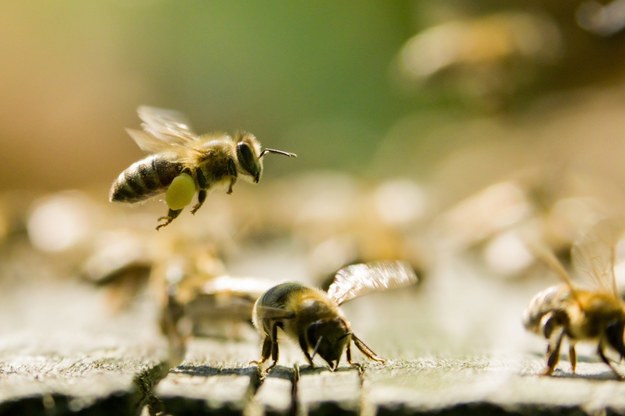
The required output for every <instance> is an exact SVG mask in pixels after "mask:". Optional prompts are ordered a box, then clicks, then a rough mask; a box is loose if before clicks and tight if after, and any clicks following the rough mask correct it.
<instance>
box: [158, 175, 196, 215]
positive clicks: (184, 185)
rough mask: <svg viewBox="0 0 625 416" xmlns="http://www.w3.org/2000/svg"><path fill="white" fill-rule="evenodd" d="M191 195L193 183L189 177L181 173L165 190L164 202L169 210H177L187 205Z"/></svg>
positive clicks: (193, 187) (191, 197) (193, 190)
mask: <svg viewBox="0 0 625 416" xmlns="http://www.w3.org/2000/svg"><path fill="white" fill-rule="evenodd" d="M193 195H195V181H194V180H193V178H192V177H191V175H189V174H187V173H181V174H180V175H178V176H176V177H175V178H174V180H173V181H172V182H171V185H169V188H167V193H166V194H165V201H166V202H167V206H168V207H169V208H171V209H174V210H179V209H182V208H184V207H186V206H187V205H189V203H190V202H191V200H192V199H193Z"/></svg>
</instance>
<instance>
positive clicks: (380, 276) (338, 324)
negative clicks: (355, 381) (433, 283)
mask: <svg viewBox="0 0 625 416" xmlns="http://www.w3.org/2000/svg"><path fill="white" fill-rule="evenodd" d="M417 280H418V279H417V276H416V274H415V272H414V270H413V269H412V268H411V267H410V266H409V265H408V264H407V263H405V262H401V261H383V262H372V263H364V264H354V265H351V266H347V267H345V268H343V269H341V270H339V271H338V272H337V273H336V276H335V278H334V282H333V283H332V284H331V285H330V287H329V288H328V291H327V292H324V291H322V290H320V289H315V288H311V287H308V286H304V285H302V284H299V283H293V282H289V283H282V284H279V285H277V286H274V287H273V288H271V289H269V290H268V291H267V292H265V293H264V294H263V295H262V296H261V297H260V298H258V300H257V301H256V303H255V304H254V309H253V319H252V320H253V323H254V326H255V327H256V329H257V330H258V331H259V333H260V334H261V337H262V338H263V341H262V349H261V358H260V360H259V361H255V362H254V363H256V364H258V365H259V366H261V365H262V364H263V363H264V362H265V361H266V360H267V359H268V358H269V357H270V356H271V359H272V360H273V363H272V364H271V365H270V366H269V367H268V368H267V370H266V371H269V370H270V369H271V368H273V367H275V365H276V364H277V362H278V329H281V330H282V331H284V332H285V333H286V334H287V336H289V337H290V338H292V339H294V340H295V341H297V342H298V343H299V346H300V348H301V349H302V351H303V352H304V356H305V357H306V360H307V361H308V363H309V364H310V365H311V367H312V366H314V364H313V359H314V357H315V355H316V354H319V355H320V356H321V358H323V359H324V360H325V361H326V362H327V363H328V365H329V367H330V369H331V370H332V371H334V370H335V369H336V368H337V367H338V365H339V361H340V359H341V356H342V355H343V351H346V356H347V362H348V363H349V364H352V365H353V363H352V355H351V349H350V347H351V343H352V341H353V342H354V344H355V345H356V347H357V348H358V349H359V350H360V351H361V352H362V353H363V354H364V355H365V356H366V357H367V358H369V359H370V360H373V361H377V362H384V359H382V358H381V357H379V356H378V355H377V354H376V353H375V352H373V350H371V348H369V347H368V346H367V345H366V344H365V343H364V342H363V341H362V340H361V339H360V338H358V337H357V336H356V334H354V333H353V331H352V328H351V326H350V324H349V321H348V320H347V318H345V315H344V314H343V312H342V311H341V309H340V307H339V306H340V305H341V304H343V303H344V302H347V301H348V300H351V299H354V298H355V297H358V296H362V295H364V294H365V293H368V292H371V291H375V290H385V289H390V288H398V287H405V286H408V285H412V284H414V283H416V282H417Z"/></svg>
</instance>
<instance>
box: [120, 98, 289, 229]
mask: <svg viewBox="0 0 625 416" xmlns="http://www.w3.org/2000/svg"><path fill="white" fill-rule="evenodd" d="M137 112H138V113H139V118H140V119H141V120H142V121H143V123H142V124H141V128H142V129H143V130H134V129H127V131H128V134H129V135H130V137H132V139H133V140H134V141H135V142H136V143H137V145H139V147H140V148H141V150H144V151H146V152H148V153H151V154H150V156H147V157H146V158H144V159H141V160H140V161H138V162H135V163H133V164H132V165H130V166H129V167H128V168H127V169H126V170H124V171H123V172H122V173H121V174H120V175H119V176H118V177H117V179H116V180H115V182H113V185H112V187H111V191H110V195H109V200H110V201H118V202H128V203H135V202H139V201H143V200H145V199H148V198H150V197H152V196H155V195H158V194H161V193H163V192H166V195H165V201H166V202H167V206H168V207H169V211H168V213H167V215H166V216H164V217H161V218H159V221H161V223H160V224H159V225H158V226H157V227H156V229H157V230H158V229H160V228H162V227H164V226H166V225H168V224H169V223H171V222H172V221H173V220H174V219H175V218H176V217H177V216H178V215H179V214H180V212H182V210H183V208H184V207H185V206H187V205H188V204H189V203H191V200H192V199H193V196H194V195H195V194H196V192H197V194H198V198H197V204H195V205H194V206H193V208H192V209H191V213H193V214H195V212H196V211H197V210H198V209H200V207H201V206H202V204H203V203H204V200H205V199H206V193H207V191H208V189H210V188H212V187H213V186H216V185H221V184H225V185H226V186H227V187H228V193H231V192H232V187H233V186H234V184H235V183H236V180H237V178H238V177H239V176H241V177H243V178H246V179H249V180H251V181H253V182H254V183H258V181H259V180H260V177H261V175H262V172H263V163H262V161H263V157H264V156H265V155H266V154H268V153H276V154H280V155H284V156H289V157H295V156H296V155H295V154H293V153H289V152H285V151H282V150H276V149H268V148H262V147H261V145H260V142H259V141H258V139H256V137H255V136H254V135H253V134H251V133H247V132H241V133H237V134H235V135H234V137H232V136H230V135H228V134H226V133H209V134H203V135H198V134H196V133H194V132H193V130H192V129H191V127H190V124H189V122H188V121H187V119H186V117H185V116H184V115H182V114H181V113H179V112H177V111H174V110H164V109H160V108H154V107H147V106H141V107H139V108H138V109H137Z"/></svg>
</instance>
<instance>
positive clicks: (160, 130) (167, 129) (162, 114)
mask: <svg viewBox="0 0 625 416" xmlns="http://www.w3.org/2000/svg"><path fill="white" fill-rule="evenodd" d="M137 113H138V114H139V118H140V119H141V121H143V123H141V128H142V129H143V131H145V132H146V133H148V134H149V135H151V136H153V137H154V138H155V139H156V140H161V141H163V142H165V143H168V144H173V145H176V144H178V145H183V146H184V145H188V144H189V143H191V142H194V141H195V140H196V139H197V137H198V136H197V134H196V133H195V132H194V131H193V130H192V128H191V124H190V123H189V120H188V119H187V117H186V116H185V115H184V114H182V113H180V112H178V111H176V110H166V109H163V108H156V107H149V106H145V105H142V106H140V107H139V108H138V109H137ZM133 138H134V137H133ZM135 141H136V140H135Z"/></svg>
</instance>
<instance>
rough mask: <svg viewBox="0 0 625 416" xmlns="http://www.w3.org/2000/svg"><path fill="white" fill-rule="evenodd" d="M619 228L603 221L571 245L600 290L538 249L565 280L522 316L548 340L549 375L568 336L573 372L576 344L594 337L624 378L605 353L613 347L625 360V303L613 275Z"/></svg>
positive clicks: (578, 262) (603, 357) (580, 268)
mask: <svg viewBox="0 0 625 416" xmlns="http://www.w3.org/2000/svg"><path fill="white" fill-rule="evenodd" d="M615 231H616V229H615V226H614V223H613V222H611V221H602V222H599V223H598V224H597V225H595V226H593V228H592V229H591V230H590V232H589V233H588V234H586V235H585V236H584V237H583V238H582V239H581V240H578V241H577V242H575V244H574V245H573V247H572V249H571V256H572V259H573V263H574V265H575V267H576V269H577V270H578V271H582V272H585V273H586V274H588V275H589V276H590V277H591V278H592V279H593V280H594V281H595V283H596V284H598V285H599V289H597V290H589V289H581V288H578V287H576V285H574V284H573V282H572V280H571V277H570V276H569V274H568V273H567V271H566V270H565V269H564V267H563V266H562V264H561V263H560V262H559V261H558V260H557V259H556V257H555V256H554V255H553V254H552V253H551V252H547V251H545V250H542V251H540V252H539V251H538V250H536V252H537V254H538V256H539V257H541V258H542V260H544V261H545V262H546V263H547V265H548V266H549V267H550V268H552V269H553V270H554V271H555V272H556V273H557V274H558V276H559V277H560V278H561V279H562V280H563V281H564V284H561V285H556V286H552V287H550V288H547V289H545V290H543V291H541V292H540V293H538V294H537V295H536V296H534V298H533V299H532V300H531V302H530V304H529V307H528V308H527V310H526V311H525V313H524V315H523V325H524V326H525V328H526V329H527V330H529V331H532V332H535V333H537V334H539V335H543V336H544V337H545V338H546V339H547V340H548V341H549V343H548V345H547V368H546V369H545V371H544V374H545V375H551V374H552V373H553V371H554V369H555V367H556V365H557V364H558V360H559V358H560V346H561V344H562V341H563V340H564V339H565V338H566V339H568V342H569V360H570V362H571V368H572V371H573V372H575V366H576V363H577V354H576V352H575V344H576V343H577V342H578V341H592V342H595V343H596V344H597V354H598V355H599V357H600V358H601V360H602V361H603V362H604V363H606V364H607V365H608V366H609V367H610V368H611V369H612V371H614V373H615V374H616V375H617V377H618V378H623V377H622V376H621V375H620V374H619V372H618V371H617V370H616V368H615V367H614V366H613V364H612V362H611V361H610V360H609V359H608V357H607V356H606V355H605V350H606V348H611V349H613V350H615V351H616V352H617V353H618V355H619V356H620V359H623V358H625V344H624V342H623V335H624V331H625V305H624V304H623V301H622V300H621V299H620V297H619V294H618V289H617V287H616V283H615V282H616V280H615V276H614V258H615V253H614V249H615V243H616V237H617V233H616V232H615Z"/></svg>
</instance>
